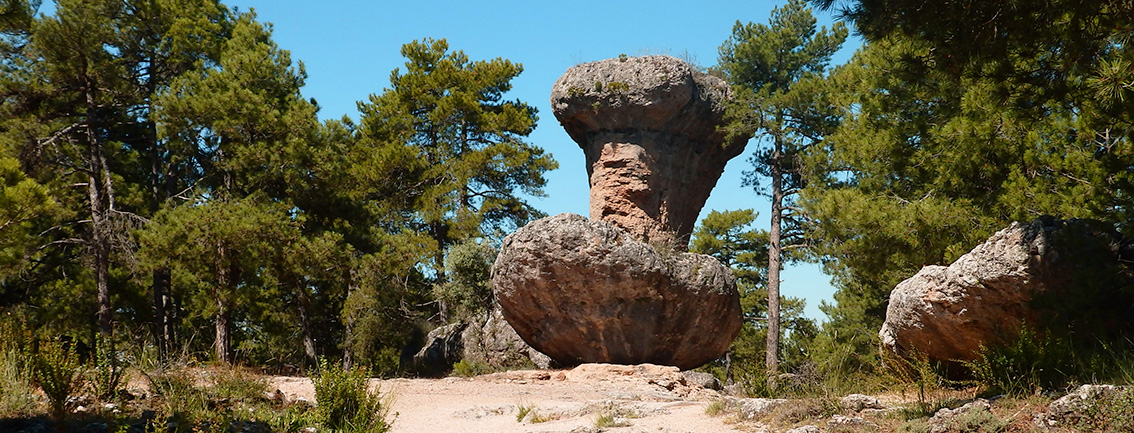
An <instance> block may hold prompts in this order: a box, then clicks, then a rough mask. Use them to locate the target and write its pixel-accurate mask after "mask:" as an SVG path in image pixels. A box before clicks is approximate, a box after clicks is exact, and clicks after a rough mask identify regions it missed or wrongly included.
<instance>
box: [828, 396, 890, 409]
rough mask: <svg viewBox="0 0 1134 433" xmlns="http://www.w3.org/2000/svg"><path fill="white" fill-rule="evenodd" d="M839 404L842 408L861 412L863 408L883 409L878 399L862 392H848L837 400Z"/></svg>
mask: <svg viewBox="0 0 1134 433" xmlns="http://www.w3.org/2000/svg"><path fill="white" fill-rule="evenodd" d="M839 404H840V405H841V406H842V407H843V409H846V410H851V411H855V412H861V411H862V410H863V409H885V408H886V407H885V406H883V405H882V403H881V402H879V401H878V399H876V398H874V397H871V396H869V395H863V394H850V395H848V396H846V397H843V398H842V399H840V400H839Z"/></svg>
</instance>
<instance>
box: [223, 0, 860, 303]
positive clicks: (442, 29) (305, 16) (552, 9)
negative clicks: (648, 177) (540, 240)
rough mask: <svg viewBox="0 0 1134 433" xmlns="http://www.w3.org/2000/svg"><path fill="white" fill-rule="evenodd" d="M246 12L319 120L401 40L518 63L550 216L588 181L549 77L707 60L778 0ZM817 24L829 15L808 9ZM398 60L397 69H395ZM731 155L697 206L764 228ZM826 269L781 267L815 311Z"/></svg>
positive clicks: (294, 4) (356, 94)
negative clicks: (667, 60) (533, 112)
mask: <svg viewBox="0 0 1134 433" xmlns="http://www.w3.org/2000/svg"><path fill="white" fill-rule="evenodd" d="M226 3H227V4H229V5H230V6H237V7H239V8H240V9H241V10H249V9H254V10H255V11H256V13H257V14H258V16H259V19H260V21H264V22H270V23H273V25H274V32H275V33H274V39H275V40H276V42H277V43H278V44H279V46H280V47H281V48H284V49H287V50H290V51H291V53H292V59H293V60H296V61H302V62H303V63H304V65H305V66H306V70H307V74H308V79H307V86H306V87H305V88H304V91H303V93H304V95H305V96H307V97H313V98H315V99H316V101H318V103H319V105H320V107H321V111H320V113H319V115H320V117H322V118H324V119H327V118H339V117H342V116H343V115H347V116H350V117H351V118H353V119H356V120H357V118H358V111H357V105H356V102H357V101H361V100H365V99H366V98H367V97H368V96H369V95H370V94H372V93H380V92H382V90H383V89H384V88H386V87H388V85H389V76H390V72H391V71H392V70H393V69H394V68H399V67H402V66H403V64H404V62H405V59H404V58H402V57H401V54H400V53H399V50H400V49H401V46H402V44H405V43H407V42H411V41H413V40H418V39H422V38H426V37H429V38H434V39H441V38H444V39H446V40H448V42H449V47H450V49H452V50H463V51H464V52H465V54H468V55H469V57H470V58H471V59H491V58H496V57H503V58H506V59H509V60H511V61H513V62H518V63H522V64H523V65H524V72H523V74H521V75H520V76H519V77H517V79H516V80H514V81H513V90H512V92H510V93H509V94H508V95H506V97H507V98H508V99H519V100H522V101H524V102H527V103H528V104H531V105H534V106H535V107H537V108H538V109H539V117H540V120H539V123H538V126H537V128H536V130H535V132H533V133H532V135H531V136H530V137H529V141H530V142H531V143H533V144H535V145H538V146H540V147H543V148H544V149H546V150H547V151H549V152H550V153H551V154H552V155H554V156H555V159H556V160H558V161H559V165H560V168H559V169H558V170H556V171H554V172H552V173H550V174H549V175H548V187H547V188H546V192H547V195H548V197H546V198H542V199H538V198H537V199H533V203H534V204H535V206H536V207H537V208H539V209H541V210H543V211H544V212H547V213H548V214H552V215H554V214H557V213H560V212H572V213H577V214H581V215H587V213H588V202H589V198H588V182H587V174H586V168H585V164H584V161H583V153H582V150H580V149H579V147H578V145H577V144H575V142H574V141H572V140H571V139H570V137H568V136H567V133H566V132H565V131H564V130H563V128H562V127H560V126H559V123H558V122H557V121H556V120H555V116H554V115H553V114H552V113H551V107H550V104H549V102H548V99H549V96H550V92H551V85H552V83H554V82H555V80H556V79H557V78H559V76H560V75H562V74H563V73H564V72H565V71H566V70H567V68H570V67H571V66H574V65H577V64H579V63H584V62H588V61H594V60H601V59H606V58H611V57H617V56H618V55H619V54H623V53H625V54H627V55H631V56H634V55H643V54H669V55H673V56H675V57H681V58H685V59H687V60H694V61H695V62H696V63H698V64H700V65H703V66H708V65H713V64H715V63H716V60H717V48H718V47H720V45H721V43H722V42H724V41H725V39H727V38H728V36H729V34H730V33H731V30H732V26H733V24H735V23H736V22H737V21H738V20H739V21H742V22H759V23H766V22H767V20H768V17H769V16H770V14H771V12H772V9H773V8H774V7H775V6H777V5H779V4H782V3H783V2H782V1H777V2H768V1H719V0H702V1H700V2H696V3H694V2H688V1H683V2H675V1H594V0H576V1H571V2H565V1H531V0H528V1H514V0H508V1H493V2H473V1H418V2H406V1H398V2H391V1H364V0H347V1H336V2H310V1H299V0H240V1H229V2H226ZM814 13H815V14H816V16H817V17H818V18H819V22H820V25H827V26H829V25H830V23H831V18H830V16H829V15H827V14H825V13H823V12H821V11H814ZM859 45H860V42H859V41H858V40H857V39H854V38H853V37H852V40H850V41H848V43H847V44H846V46H844V49H843V50H842V51H841V52H840V53H839V54H838V55H837V56H836V58H835V59H834V61H833V62H832V64H840V63H843V62H845V61H846V60H847V59H848V58H849V57H850V55H851V54H852V53H853V51H854V50H855V49H857V48H858V47H859ZM403 69H404V68H403ZM754 148H755V143H754V142H753V143H750V144H749V148H748V150H747V151H746V153H745V154H744V155H742V156H739V157H737V158H735V159H733V160H732V161H731V162H730V163H729V164H728V166H727V167H726V169H725V174H724V175H723V176H722V177H721V179H720V181H718V183H717V187H716V189H715V190H714V191H713V193H712V195H711V196H710V197H709V200H708V202H707V203H706V204H705V207H704V210H703V211H702V213H701V215H702V216H704V215H705V214H707V213H708V212H709V211H710V210H714V209H715V210H732V209H744V208H752V209H755V210H756V211H758V212H760V218H759V219H758V220H757V223H756V224H757V227H760V228H765V229H766V228H767V225H768V218H767V213H768V208H769V206H770V205H769V203H768V201H767V199H765V198H763V197H760V196H758V195H757V194H755V193H754V192H753V191H752V190H751V189H749V188H744V187H742V186H741V178H742V172H743V171H744V170H746V169H747V168H748V167H747V166H748V163H747V155H749V154H751V150H752V149H754ZM829 280H830V278H829V277H828V276H826V275H823V274H822V273H821V272H820V271H819V267H818V265H809V264H804V265H796V266H790V267H789V268H788V269H786V270H785V272H784V275H783V285H782V290H783V294H784V295H785V296H797V297H803V298H805V299H806V300H807V310H806V314H807V316H808V317H811V318H819V319H823V318H825V316H824V315H823V314H822V313H821V312H820V311H819V308H818V305H819V301H820V300H821V299H826V300H827V301H828V302H831V301H830V300H831V294H832V293H833V292H834V289H833V288H832V287H831V285H830V282H829Z"/></svg>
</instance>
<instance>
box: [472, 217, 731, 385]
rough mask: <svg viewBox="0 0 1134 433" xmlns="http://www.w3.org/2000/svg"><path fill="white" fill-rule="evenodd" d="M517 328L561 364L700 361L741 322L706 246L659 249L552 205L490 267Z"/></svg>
mask: <svg viewBox="0 0 1134 433" xmlns="http://www.w3.org/2000/svg"><path fill="white" fill-rule="evenodd" d="M492 282H493V286H494V290H495V293H496V298H497V300H498V302H499V303H500V306H501V309H502V310H503V312H504V317H505V318H506V319H507V320H508V322H509V323H510V324H512V327H513V328H515V330H516V332H517V333H518V334H519V335H520V336H521V337H522V338H523V339H524V341H526V342H527V343H528V344H530V345H531V346H532V347H534V348H535V349H536V350H538V351H540V352H542V353H544V354H547V355H548V356H550V357H551V358H552V359H554V360H556V361H557V362H559V363H561V364H564V365H575V364H580V363H586V362H603V363H615V364H640V363H652V364H660V365H672V366H677V367H680V368H682V369H689V368H694V367H698V366H701V365H703V364H705V363H706V362H709V361H711V360H713V359H716V358H718V357H720V356H721V355H723V354H724V352H725V351H726V350H728V346H729V344H730V343H731V342H732V340H733V338H735V337H736V334H737V333H738V332H739V331H740V325H741V320H740V302H739V294H738V293H737V291H736V283H735V280H734V279H733V276H732V273H731V272H730V271H729V269H728V268H726V267H724V266H723V265H721V264H720V262H719V261H717V260H716V259H714V258H713V257H711V256H706V255H701V254H690V253H681V252H677V251H672V250H664V249H663V250H661V251H658V250H656V249H655V247H654V246H651V245H649V244H646V243H644V242H641V241H639V240H638V239H635V238H634V237H633V236H631V235H630V234H629V233H627V232H626V231H624V230H622V229H620V228H618V227H616V226H615V225H613V224H611V223H609V222H605V221H588V220H587V219H586V218H584V217H582V216H579V215H572V214H560V215H556V216H553V217H548V218H543V219H540V220H537V221H534V222H532V223H530V224H528V225H526V226H524V227H523V228H521V229H520V230H518V231H516V232H515V233H513V234H511V235H509V236H508V237H507V238H505V239H504V243H503V245H502V247H501V250H500V254H499V255H498V256H497V259H496V263H494V264H493V267H492Z"/></svg>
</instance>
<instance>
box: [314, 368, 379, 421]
mask: <svg viewBox="0 0 1134 433" xmlns="http://www.w3.org/2000/svg"><path fill="white" fill-rule="evenodd" d="M366 380H367V377H366V375H365V374H364V373H363V372H362V371H361V370H359V369H343V368H342V367H340V366H338V365H337V364H331V363H328V362H327V360H326V359H320V360H319V370H318V373H317V374H316V376H315V377H313V378H312V382H314V385H315V400H316V401H317V402H318V406H316V415H317V416H318V418H319V421H320V422H321V423H322V424H323V425H324V426H325V427H327V428H328V429H331V430H332V431H348V432H349V431H365V432H376V433H381V432H385V431H388V430H389V429H390V425H389V423H388V422H387V421H386V409H385V407H384V406H385V405H384V404H383V402H382V399H381V398H380V396H379V394H378V392H373V393H372V392H370V390H369V388H368V387H367V384H366Z"/></svg>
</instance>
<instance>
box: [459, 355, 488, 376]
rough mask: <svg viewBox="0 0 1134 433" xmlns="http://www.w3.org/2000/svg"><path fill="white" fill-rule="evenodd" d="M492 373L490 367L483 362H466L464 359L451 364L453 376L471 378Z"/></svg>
mask: <svg viewBox="0 0 1134 433" xmlns="http://www.w3.org/2000/svg"><path fill="white" fill-rule="evenodd" d="M491 372H492V367H490V366H489V365H488V364H485V363H483V362H477V361H471V362H470V361H466V360H464V359H462V360H460V361H458V362H457V363H456V364H453V376H461V377H473V376H480V375H482V374H488V373H491Z"/></svg>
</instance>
